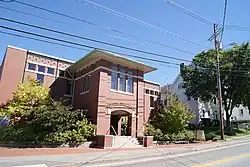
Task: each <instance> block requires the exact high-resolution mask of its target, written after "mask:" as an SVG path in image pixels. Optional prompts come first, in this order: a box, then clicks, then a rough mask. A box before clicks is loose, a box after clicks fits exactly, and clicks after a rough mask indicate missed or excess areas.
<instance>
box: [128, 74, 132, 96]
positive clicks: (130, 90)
mask: <svg viewBox="0 0 250 167" xmlns="http://www.w3.org/2000/svg"><path fill="white" fill-rule="evenodd" d="M128 75H133V72H132V71H128ZM127 92H130V93H133V77H132V76H128V81H127Z"/></svg>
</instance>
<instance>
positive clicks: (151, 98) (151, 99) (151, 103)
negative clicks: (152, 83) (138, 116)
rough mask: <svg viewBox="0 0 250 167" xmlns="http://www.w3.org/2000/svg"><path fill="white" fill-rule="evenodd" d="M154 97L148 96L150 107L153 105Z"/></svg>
mask: <svg viewBox="0 0 250 167" xmlns="http://www.w3.org/2000/svg"><path fill="white" fill-rule="evenodd" d="M154 103H155V101H154V97H153V96H150V107H154Z"/></svg>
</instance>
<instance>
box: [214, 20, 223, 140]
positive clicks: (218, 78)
mask: <svg viewBox="0 0 250 167" xmlns="http://www.w3.org/2000/svg"><path fill="white" fill-rule="evenodd" d="M213 28H214V34H213V36H212V38H214V46H215V51H216V67H217V88H218V108H219V114H220V138H221V140H224V116H223V115H224V114H223V110H222V93H221V79H220V57H219V45H220V42H219V40H218V39H217V37H218V34H219V33H220V31H221V30H220V29H219V30H217V25H216V24H214V26H213Z"/></svg>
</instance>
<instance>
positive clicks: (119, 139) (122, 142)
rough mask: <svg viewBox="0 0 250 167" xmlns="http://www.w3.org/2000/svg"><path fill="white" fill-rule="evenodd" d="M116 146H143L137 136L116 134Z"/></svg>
mask: <svg viewBox="0 0 250 167" xmlns="http://www.w3.org/2000/svg"><path fill="white" fill-rule="evenodd" d="M113 146H114V148H137V147H143V146H142V145H140V144H139V141H138V140H137V138H131V136H114V145H113Z"/></svg>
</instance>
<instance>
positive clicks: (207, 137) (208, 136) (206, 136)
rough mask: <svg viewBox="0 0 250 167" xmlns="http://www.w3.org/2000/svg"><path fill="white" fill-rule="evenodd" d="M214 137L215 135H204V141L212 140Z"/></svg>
mask: <svg viewBox="0 0 250 167" xmlns="http://www.w3.org/2000/svg"><path fill="white" fill-rule="evenodd" d="M215 137H216V134H215V133H207V134H206V133H205V138H206V140H214V139H215Z"/></svg>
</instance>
